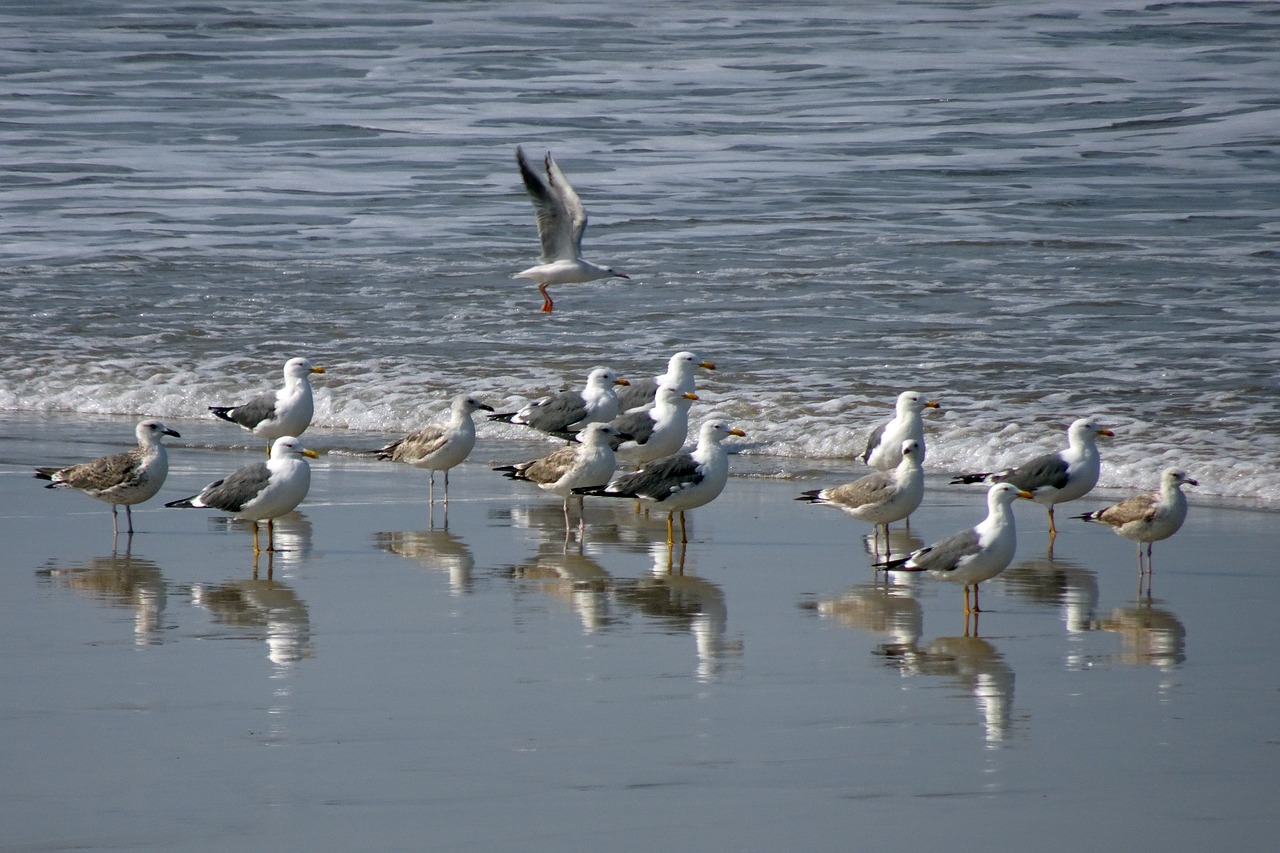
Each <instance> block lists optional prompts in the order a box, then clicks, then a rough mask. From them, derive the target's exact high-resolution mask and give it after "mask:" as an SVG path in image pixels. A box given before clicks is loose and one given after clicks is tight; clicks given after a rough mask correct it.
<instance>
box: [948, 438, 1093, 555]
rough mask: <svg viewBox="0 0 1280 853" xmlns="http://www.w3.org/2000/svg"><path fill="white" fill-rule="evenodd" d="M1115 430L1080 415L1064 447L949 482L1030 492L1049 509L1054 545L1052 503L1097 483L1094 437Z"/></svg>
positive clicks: (1082, 492) (1075, 495) (1078, 494)
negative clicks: (1003, 485)
mask: <svg viewBox="0 0 1280 853" xmlns="http://www.w3.org/2000/svg"><path fill="white" fill-rule="evenodd" d="M1100 435H1108V436H1114V435H1115V433H1114V432H1112V431H1111V430H1109V429H1107V428H1106V427H1104V426H1102V425H1100V424H1099V423H1098V422H1097V421H1095V420H1093V419H1092V418H1080V419H1079V420H1077V421H1075V422H1074V423H1072V424H1071V426H1070V427H1068V428H1067V447H1066V449H1065V450H1059V451H1058V452H1057V453H1046V454H1044V455H1043V456H1037V457H1035V458H1034V459H1030V460H1028V461H1027V462H1024V463H1023V464H1021V465H1019V466H1017V467H1016V468H1006V469H1005V470H1003V471H995V472H988V473H985V474H961V475H960V476H958V477H955V478H954V479H952V481H951V485H953V486H954V485H957V484H963V483H982V482H987V483H1012V484H1013V485H1015V486H1017V487H1018V488H1019V489H1024V490H1026V491H1028V492H1031V493H1032V494H1033V495H1034V496H1035V497H1034V498H1033V500H1035V502H1036V503H1038V504H1042V505H1044V506H1046V507H1048V509H1049V543H1050V545H1052V544H1053V540H1054V537H1056V536H1057V535H1058V529H1057V527H1055V526H1054V523H1053V506H1054V504H1060V503H1066V502H1067V501H1073V500H1075V499H1076V498H1080V497H1084V496H1085V495H1086V494H1088V493H1089V490H1090V489H1092V488H1093V487H1094V486H1096V485H1097V484H1098V474H1099V473H1100V472H1101V466H1102V461H1101V458H1100V457H1099V456H1098V445H1097V444H1095V442H1094V440H1095V439H1096V438H1097V437H1098V436H1100Z"/></svg>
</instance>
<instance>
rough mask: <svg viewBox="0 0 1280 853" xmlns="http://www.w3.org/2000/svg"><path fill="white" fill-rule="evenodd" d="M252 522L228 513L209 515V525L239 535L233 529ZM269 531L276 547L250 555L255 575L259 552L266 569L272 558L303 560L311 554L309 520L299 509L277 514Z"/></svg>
mask: <svg viewBox="0 0 1280 853" xmlns="http://www.w3.org/2000/svg"><path fill="white" fill-rule="evenodd" d="M252 524H254V522H252V521H244V520H242V519H238V518H231V517H228V516H213V517H211V518H210V519H209V526H210V527H211V528H213V529H221V530H224V531H226V532H227V533H229V534H235V535H239V534H236V531H238V530H242V529H243V528H244V526H245V525H252ZM273 535H274V537H275V541H276V543H277V544H276V549H275V550H274V551H265V550H264V551H260V552H258V553H255V554H254V555H253V570H254V576H255V577H257V572H258V558H259V557H260V556H261V557H265V559H266V564H267V570H268V572H270V571H271V569H272V567H273V566H274V564H275V563H276V562H280V563H282V564H289V565H294V564H298V563H301V562H303V561H304V560H306V558H307V557H308V556H310V554H311V521H310V519H308V518H307V517H306V516H305V515H303V514H302V513H300V512H297V511H294V512H291V513H289V514H288V515H283V516H281V517H280V518H277V519H276V520H275V533H274V534H273ZM269 576H270V575H268V577H269Z"/></svg>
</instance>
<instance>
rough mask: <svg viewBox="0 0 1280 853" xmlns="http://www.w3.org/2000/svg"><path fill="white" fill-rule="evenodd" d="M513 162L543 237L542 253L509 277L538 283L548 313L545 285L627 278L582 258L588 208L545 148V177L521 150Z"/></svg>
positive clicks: (543, 306)
mask: <svg viewBox="0 0 1280 853" xmlns="http://www.w3.org/2000/svg"><path fill="white" fill-rule="evenodd" d="M516 162H517V163H518V164H520V177H522V178H523V179H524V188H525V189H526V190H528V192H529V198H530V199H531V200H532V201H533V209H534V212H535V213H536V214H537V215H538V238H539V239H540V240H541V241H542V257H541V258H539V263H538V264H537V265H536V266H532V267H529V268H528V269H527V270H522V271H520V272H518V273H516V274H515V275H514V276H512V278H527V279H530V280H532V281H535V282H537V283H538V292H539V293H541V294H542V310H543V311H545V312H546V313H548V314H550V313H551V309H552V308H553V307H554V303H552V301H551V294H549V293H547V286H548V285H551V284H579V283H581V282H585V281H595V280H596V279H598V278H608V277H610V276H616V277H617V278H630V276H628V275H624V274H623V273H620V272H615V271H613V270H612V269H610V268H609V267H602V266H600V265H599V264H593V263H591V262H590V261H584V260H582V232H583V231H585V230H586V228H587V211H586V209H585V208H584V207H583V206H582V201H581V199H579V198H578V194H577V193H576V192H574V191H573V186H572V185H571V184H570V183H569V179H568V178H566V177H565V175H564V172H562V171H560V167H559V166H558V165H556V161H555V159H554V158H552V156H551V152H550V151H548V152H547V156H546V158H545V159H544V161H543V165H544V166H545V167H546V172H547V177H546V180H543V178H542V176H541V175H539V174H538V172H537V170H536V169H534V168H533V166H532V165H530V163H529V161H528V159H526V158H525V156H524V150H523V149H521V148H516Z"/></svg>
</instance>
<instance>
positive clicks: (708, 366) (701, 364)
mask: <svg viewBox="0 0 1280 853" xmlns="http://www.w3.org/2000/svg"><path fill="white" fill-rule="evenodd" d="M698 367H705V368H706V369H707V370H715V369H716V366H715V365H714V364H712V363H711V362H709V361H703V362H699V364H698Z"/></svg>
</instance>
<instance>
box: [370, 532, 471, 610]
mask: <svg viewBox="0 0 1280 853" xmlns="http://www.w3.org/2000/svg"><path fill="white" fill-rule="evenodd" d="M373 544H374V545H376V546H377V547H378V548H379V549H380V550H383V551H387V552H389V553H391V554H399V555H400V556H401V557H408V558H409V559H411V560H416V561H418V562H419V563H421V564H422V566H423V567H424V568H427V569H434V570H436V571H442V572H445V573H447V574H448V575H449V590H450V591H451V592H452V593H453V594H454V595H462V594H464V593H468V592H471V588H472V573H473V572H474V570H475V567H476V559H475V557H474V556H473V555H472V553H471V549H470V548H468V547H467V543H465V542H463V541H462V538H461V537H459V536H454V535H453V534H452V533H450V532H449V531H448V530H447V529H441V530H397V531H389V532H384V533H375V534H373Z"/></svg>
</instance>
